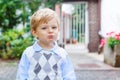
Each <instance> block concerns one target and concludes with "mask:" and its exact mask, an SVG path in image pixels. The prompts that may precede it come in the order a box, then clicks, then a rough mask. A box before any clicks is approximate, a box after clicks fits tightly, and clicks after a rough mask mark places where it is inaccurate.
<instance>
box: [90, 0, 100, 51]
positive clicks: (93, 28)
mask: <svg viewBox="0 0 120 80" xmlns="http://www.w3.org/2000/svg"><path fill="white" fill-rule="evenodd" d="M98 8H99V7H98V2H96V1H94V0H89V2H88V16H89V21H88V24H89V44H88V48H89V51H90V52H96V51H97V50H98V45H99V35H98V32H99V27H100V25H99V14H98V12H99V11H98V10H99V9H98Z"/></svg>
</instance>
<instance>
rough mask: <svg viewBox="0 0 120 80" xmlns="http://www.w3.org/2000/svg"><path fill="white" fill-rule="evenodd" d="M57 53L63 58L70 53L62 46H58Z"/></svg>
mask: <svg viewBox="0 0 120 80" xmlns="http://www.w3.org/2000/svg"><path fill="white" fill-rule="evenodd" d="M55 53H56V54H58V55H60V56H61V57H63V58H65V57H66V56H67V55H68V53H67V52H66V51H65V49H64V48H62V47H58V48H57V49H56V50H55Z"/></svg>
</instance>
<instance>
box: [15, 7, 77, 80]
mask: <svg viewBox="0 0 120 80" xmlns="http://www.w3.org/2000/svg"><path fill="white" fill-rule="evenodd" d="M59 25H60V24H59V20H58V17H57V14H56V13H55V11H53V10H51V9H48V8H44V9H41V10H38V11H36V12H35V13H34V14H33V15H32V17H31V32H32V34H33V36H34V37H35V38H36V39H37V41H36V42H35V43H34V44H33V45H32V46H30V47H28V48H27V49H26V50H25V51H24V52H23V54H22V57H21V60H20V63H19V68H18V73H17V79H16V80H76V77H75V72H74V68H73V65H72V63H71V61H70V59H69V57H68V54H67V53H66V51H65V50H64V49H63V48H61V47H59V46H58V45H57V43H56V40H57V37H58V33H59V31H60V26H59Z"/></svg>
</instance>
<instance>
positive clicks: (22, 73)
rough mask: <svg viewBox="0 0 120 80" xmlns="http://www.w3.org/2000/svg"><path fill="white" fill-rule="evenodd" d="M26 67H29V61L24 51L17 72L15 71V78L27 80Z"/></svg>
mask: <svg viewBox="0 0 120 80" xmlns="http://www.w3.org/2000/svg"><path fill="white" fill-rule="evenodd" d="M28 68H29V61H28V58H27V56H26V54H25V52H24V53H23V55H22V57H21V59H20V62H19V65H18V72H17V77H16V80H27V78H28Z"/></svg>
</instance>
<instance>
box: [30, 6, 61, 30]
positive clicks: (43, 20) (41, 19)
mask: <svg viewBox="0 0 120 80" xmlns="http://www.w3.org/2000/svg"><path fill="white" fill-rule="evenodd" d="M53 18H55V19H56V21H57V24H58V27H59V25H60V23H59V19H58V16H57V14H56V12H55V11H53V10H51V9H49V8H44V9H40V10H37V11H36V12H35V13H34V14H33V15H32V17H31V20H30V26H31V30H36V28H37V27H38V26H39V25H41V24H47V23H48V21H50V20H51V19H53Z"/></svg>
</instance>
